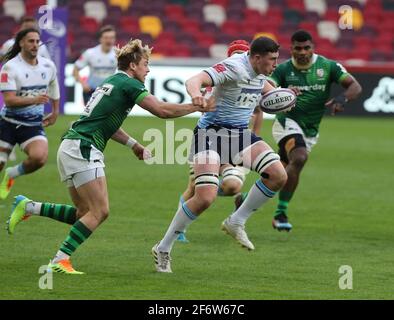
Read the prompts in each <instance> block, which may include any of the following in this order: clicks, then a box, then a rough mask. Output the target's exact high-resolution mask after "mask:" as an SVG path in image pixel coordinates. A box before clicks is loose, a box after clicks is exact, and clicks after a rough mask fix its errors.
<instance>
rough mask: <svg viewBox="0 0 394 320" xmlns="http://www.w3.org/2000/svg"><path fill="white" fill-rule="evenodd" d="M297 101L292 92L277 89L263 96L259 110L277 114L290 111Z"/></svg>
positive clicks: (285, 89)
mask: <svg viewBox="0 0 394 320" xmlns="http://www.w3.org/2000/svg"><path fill="white" fill-rule="evenodd" d="M296 101H297V96H296V95H295V93H294V91H293V90H290V89H287V88H277V89H274V90H271V91H269V92H267V93H266V94H264V95H263V96H262V97H261V99H260V102H259V106H260V108H261V110H263V111H264V112H266V113H271V114H275V113H279V112H284V111H289V110H291V109H292V108H293V107H294V106H295V104H296Z"/></svg>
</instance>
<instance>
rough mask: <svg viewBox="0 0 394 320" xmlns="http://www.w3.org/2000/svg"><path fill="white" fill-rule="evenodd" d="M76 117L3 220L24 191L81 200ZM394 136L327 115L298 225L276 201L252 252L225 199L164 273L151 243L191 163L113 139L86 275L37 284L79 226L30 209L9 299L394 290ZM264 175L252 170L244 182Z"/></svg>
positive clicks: (78, 262)
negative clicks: (283, 226) (66, 160)
mask: <svg viewBox="0 0 394 320" xmlns="http://www.w3.org/2000/svg"><path fill="white" fill-rule="evenodd" d="M75 119H76V117H61V118H59V120H58V123H57V124H56V125H55V126H54V127H51V128H49V129H48V130H47V134H48V137H49V141H50V155H49V160H48V163H47V165H46V166H45V167H44V168H43V169H41V170H40V171H38V172H36V173H34V174H32V175H28V176H24V177H21V178H19V179H18V180H17V181H16V183H15V186H14V189H13V190H12V194H11V196H10V197H9V198H8V199H7V200H6V201H3V202H2V203H1V204H0V223H1V225H3V226H5V221H6V220H7V218H8V215H9V211H10V207H11V204H12V201H13V199H12V197H13V196H15V195H17V194H24V195H26V196H28V197H30V198H31V199H34V200H37V201H50V202H56V203H68V204H70V203H71V202H70V199H69V197H68V194H67V190H66V188H65V186H63V185H62V184H61V183H60V182H59V177H58V173H57V169H56V150H57V147H58V145H59V139H60V136H61V134H62V133H63V132H64V131H65V130H66V129H67V127H68V125H69V123H70V122H71V121H72V120H75ZM195 122H196V120H195V119H187V118H184V119H177V120H175V126H176V128H177V129H179V128H190V129H192V128H193V127H194V125H195ZM165 125H166V123H165V121H164V120H160V119H156V118H139V117H134V118H129V119H127V120H126V121H125V124H124V128H125V129H126V130H127V131H128V132H130V133H131V134H132V135H133V136H135V137H136V138H137V139H139V140H140V141H142V136H143V133H144V131H145V130H146V129H148V128H159V129H160V130H164V128H165ZM271 125H272V122H271V121H266V122H265V123H264V128H263V137H264V138H265V140H266V141H268V143H270V144H271V146H274V144H273V140H272V137H271V133H270V130H271ZM393 134H394V127H393V121H392V119H351V118H326V119H324V120H323V122H322V126H321V134H320V141H319V143H318V145H317V146H316V147H315V149H314V150H313V152H312V154H311V155H310V158H309V161H308V163H307V165H306V167H305V170H304V172H303V173H302V177H301V182H300V186H299V189H298V191H297V193H296V195H295V197H294V199H293V201H292V202H291V204H290V212H289V213H290V220H291V222H292V223H293V225H294V229H293V231H292V232H291V233H289V234H288V233H279V232H277V231H275V230H273V229H272V227H271V219H272V214H273V212H274V209H275V206H276V202H277V199H275V200H274V201H271V202H270V203H268V204H267V205H266V206H264V209H261V210H259V211H258V212H256V213H255V214H254V215H253V216H252V218H251V219H250V220H249V222H248V224H247V231H248V235H249V237H250V239H251V240H252V241H253V243H254V244H255V246H256V250H255V251H254V252H247V251H245V250H244V249H242V248H241V247H240V246H238V245H237V244H236V243H235V241H234V240H233V239H231V238H230V237H229V236H227V235H224V234H223V233H222V232H221V231H220V224H221V222H222V220H223V219H224V218H225V217H226V216H227V215H228V214H229V213H230V212H231V211H232V208H233V201H232V198H219V199H218V200H217V201H216V202H215V203H214V205H213V206H212V207H211V208H209V210H207V211H206V212H205V213H204V214H203V215H202V216H201V217H200V218H199V219H198V220H197V221H196V222H195V223H193V224H192V225H191V226H190V228H189V229H188V232H187V237H188V238H189V240H190V241H191V242H190V243H189V244H182V243H176V244H175V247H174V250H173V253H172V257H173V261H172V268H173V272H174V273H173V274H157V273H156V272H155V271H154V265H153V259H152V257H151V255H150V250H151V248H152V246H153V245H154V244H155V243H156V242H157V241H158V240H159V239H161V237H162V236H163V234H164V232H165V231H166V229H167V226H168V224H169V223H170V221H171V219H172V217H173V214H174V212H175V209H176V207H177V203H178V198H179V195H180V193H181V191H182V190H183V189H184V187H185V185H186V182H187V178H188V168H187V166H186V165H146V164H144V163H143V162H139V161H138V160H137V159H136V158H135V157H134V156H133V155H132V154H131V152H130V151H129V150H128V149H127V148H125V147H123V146H121V145H118V144H116V143H114V142H110V143H109V145H108V147H107V149H106V152H105V156H106V165H107V168H106V174H107V180H108V187H109V196H110V209H111V212H110V217H109V219H108V220H107V221H106V222H105V223H104V224H103V225H102V226H101V227H100V228H99V229H98V230H97V231H96V232H95V233H94V234H93V235H92V236H91V238H90V239H89V240H88V241H87V242H86V243H84V244H83V245H82V246H81V247H80V248H79V250H77V252H76V253H75V255H74V256H73V263H74V266H75V267H76V269H77V270H82V271H85V272H86V273H87V274H86V275H84V276H66V275H59V274H55V275H54V279H53V289H52V290H42V289H39V286H38V282H39V279H40V277H41V276H42V274H39V272H38V269H39V267H40V266H41V265H44V264H46V263H48V261H49V259H50V258H52V257H53V255H54V254H55V253H56V251H57V250H58V248H59V246H60V244H61V242H62V241H63V240H64V239H65V237H66V236H67V234H68V230H69V227H68V226H67V225H65V224H61V223H59V222H56V221H53V220H50V219H47V218H41V217H32V218H31V219H29V220H28V221H26V222H23V223H21V224H20V225H19V226H18V227H17V229H16V232H15V235H14V236H8V235H7V233H6V231H5V230H4V228H3V227H2V228H1V229H2V231H1V232H0V252H1V254H0V299H250V300H255V299H393V298H394V290H393V289H394V268H393V266H394V256H393V253H392V252H393V251H392V250H393V244H394V232H393V219H394V218H393V214H394V197H393V190H394V189H393V177H394V166H393V156H394V151H393V150H394V148H393V147H394V144H393V136H394V135H393ZM18 157H19V160H20V159H22V158H23V157H24V156H23V155H22V154H20V153H19V155H18ZM256 179H257V175H255V174H254V173H251V174H249V176H248V178H247V182H246V184H245V187H246V188H245V190H248V189H249V187H250V186H251V184H252V183H253V182H254V181H255V180H256ZM342 265H349V266H351V267H352V271H353V289H351V290H341V289H340V288H339V285H338V282H339V279H340V276H341V274H340V273H339V268H340V266H342Z"/></svg>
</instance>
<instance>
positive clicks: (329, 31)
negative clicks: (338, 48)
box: [317, 21, 340, 42]
mask: <svg viewBox="0 0 394 320" xmlns="http://www.w3.org/2000/svg"><path fill="white" fill-rule="evenodd" d="M317 31H318V33H319V36H320V37H321V38H326V39H329V40H331V41H332V42H336V41H337V40H338V38H339V36H340V31H339V29H338V24H337V23H335V22H334V21H320V22H319V23H318V24H317Z"/></svg>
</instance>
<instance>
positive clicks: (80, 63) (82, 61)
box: [75, 49, 90, 70]
mask: <svg viewBox="0 0 394 320" xmlns="http://www.w3.org/2000/svg"><path fill="white" fill-rule="evenodd" d="M89 57H90V51H89V49H88V50H86V51H84V52H83V53H82V54H81V56H80V57H79V58H78V60H77V61H75V66H76V67H77V68H78V69H79V70H81V69H83V68H85V67H86V66H87V65H88V64H89Z"/></svg>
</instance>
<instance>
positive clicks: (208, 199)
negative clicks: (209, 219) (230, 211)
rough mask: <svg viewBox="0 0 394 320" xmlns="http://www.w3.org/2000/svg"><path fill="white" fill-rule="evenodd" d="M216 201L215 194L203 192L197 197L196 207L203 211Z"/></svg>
mask: <svg viewBox="0 0 394 320" xmlns="http://www.w3.org/2000/svg"><path fill="white" fill-rule="evenodd" d="M215 199H216V192H215V191H213V192H204V193H203V194H199V195H198V205H199V209H200V210H201V211H204V210H206V209H208V208H209V207H210V205H211V204H212V203H213V202H214V201H215Z"/></svg>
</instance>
